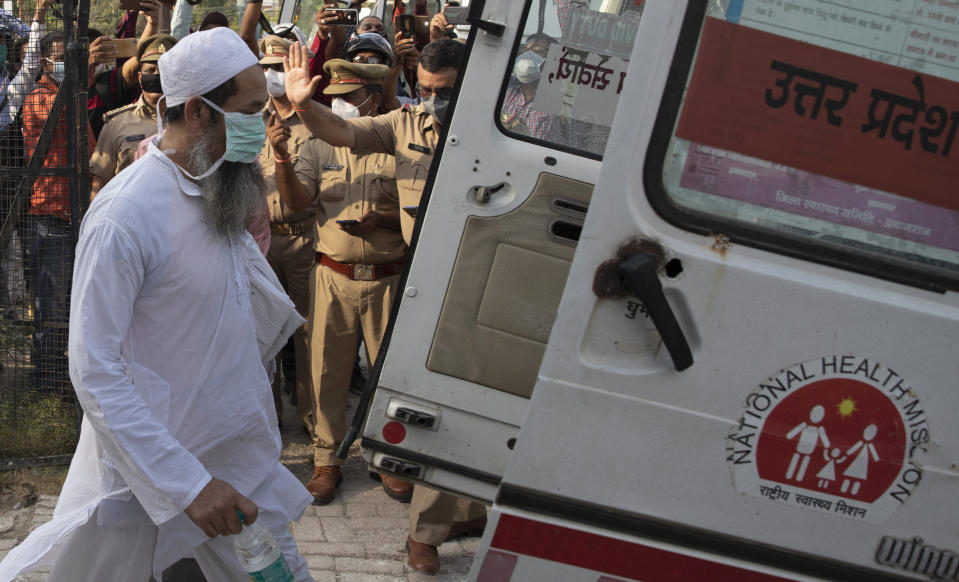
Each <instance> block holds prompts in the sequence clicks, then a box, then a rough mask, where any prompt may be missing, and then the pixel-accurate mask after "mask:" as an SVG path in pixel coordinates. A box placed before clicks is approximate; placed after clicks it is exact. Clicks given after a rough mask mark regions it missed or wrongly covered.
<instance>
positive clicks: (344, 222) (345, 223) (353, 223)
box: [336, 220, 360, 226]
mask: <svg viewBox="0 0 959 582" xmlns="http://www.w3.org/2000/svg"><path fill="white" fill-rule="evenodd" d="M359 223H360V221H359V220H337V221H336V224H339V225H340V226H356V225H357V224H359Z"/></svg>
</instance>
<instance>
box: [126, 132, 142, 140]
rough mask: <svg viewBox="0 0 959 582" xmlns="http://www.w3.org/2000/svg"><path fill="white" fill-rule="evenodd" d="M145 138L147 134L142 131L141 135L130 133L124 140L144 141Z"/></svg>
mask: <svg viewBox="0 0 959 582" xmlns="http://www.w3.org/2000/svg"><path fill="white" fill-rule="evenodd" d="M144 139H146V136H145V135H144V134H142V133H141V134H139V135H128V136H127V137H126V139H125V140H124V141H143V140H144Z"/></svg>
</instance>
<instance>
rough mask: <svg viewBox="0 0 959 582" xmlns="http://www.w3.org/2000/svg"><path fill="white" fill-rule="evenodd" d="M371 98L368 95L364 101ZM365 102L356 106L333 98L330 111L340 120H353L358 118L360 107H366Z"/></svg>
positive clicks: (341, 99) (338, 98)
mask: <svg viewBox="0 0 959 582" xmlns="http://www.w3.org/2000/svg"><path fill="white" fill-rule="evenodd" d="M372 97H373V95H370V96H369V97H367V98H366V101H369V100H370V98H372ZM366 101H364V102H362V103H360V104H359V106H357V105H353V104H351V103H349V102H347V101H346V100H345V99H343V98H341V97H334V98H333V106H332V107H331V109H332V110H333V113H335V114H336V115H338V116H339V117H340V118H341V119H353V118H354V117H360V107H363V106H364V105H366Z"/></svg>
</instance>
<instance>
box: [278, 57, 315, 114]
mask: <svg viewBox="0 0 959 582" xmlns="http://www.w3.org/2000/svg"><path fill="white" fill-rule="evenodd" d="M283 71H284V72H285V73H286V96H287V98H288V99H289V100H290V103H292V104H293V107H294V108H295V109H308V108H309V107H310V103H311V101H312V100H313V94H314V93H315V92H316V87H317V85H319V84H320V81H321V80H322V77H320V76H319V75H317V76H316V77H313V78H312V79H311V78H310V59H309V57H307V50H306V47H305V46H303V45H302V44H301V43H299V42H295V43H293V46H291V47H290V54H289V55H288V56H285V57H283Z"/></svg>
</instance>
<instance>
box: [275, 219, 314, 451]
mask: <svg viewBox="0 0 959 582" xmlns="http://www.w3.org/2000/svg"><path fill="white" fill-rule="evenodd" d="M310 232H311V233H312V230H311V231H310ZM314 257H315V252H314V251H313V235H312V234H305V233H304V234H303V235H298V236H289V235H279V234H274V235H273V236H272V237H271V239H270V250H269V251H268V252H267V254H266V260H267V261H268V262H269V263H270V266H271V267H273V272H275V273H276V277H277V278H278V279H279V280H280V284H282V285H283V289H284V290H285V291H286V292H287V294H288V295H289V296H290V299H292V300H293V305H295V306H296V311H297V312H298V313H299V314H300V315H301V316H303V317H309V313H310V278H311V274H312V271H313V263H314ZM293 350H294V354H295V357H296V396H297V400H298V404H297V416H299V417H300V420H302V421H303V425H304V426H305V427H306V430H307V432H313V405H312V400H313V388H312V381H313V380H312V376H311V374H310V346H309V334H308V333H307V326H306V325H301V326H300V327H299V328H297V330H296V331H295V332H293ZM279 359H280V357H279V356H277V362H276V365H277V368H276V374H275V375H274V377H273V398H274V401H276V402H277V408H276V414H277V416H279V415H280V412H281V410H282V402H281V401H279V392H280V378H281V375H280V370H281V369H282V368H281V366H280V361H279Z"/></svg>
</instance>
